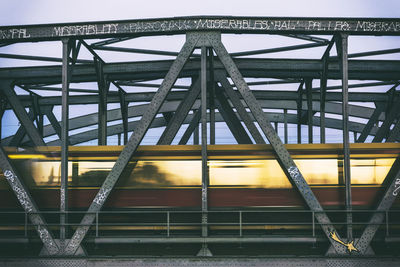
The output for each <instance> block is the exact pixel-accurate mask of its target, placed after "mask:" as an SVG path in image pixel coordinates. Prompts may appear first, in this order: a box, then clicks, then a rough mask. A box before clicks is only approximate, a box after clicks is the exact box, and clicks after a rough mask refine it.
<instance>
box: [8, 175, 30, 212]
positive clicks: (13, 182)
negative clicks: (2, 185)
mask: <svg viewBox="0 0 400 267" xmlns="http://www.w3.org/2000/svg"><path fill="white" fill-rule="evenodd" d="M4 176H5V177H6V179H7V181H8V183H9V184H10V186H11V188H12V189H13V190H14V193H15V195H16V196H17V198H18V201H19V202H20V203H21V205H22V207H23V208H24V209H25V210H26V211H27V212H32V211H33V206H32V203H31V201H30V199H29V197H28V194H27V193H26V191H25V190H24V189H23V188H22V185H21V184H20V182H19V181H18V177H17V176H16V175H15V174H14V173H13V172H12V171H10V170H5V171H4Z"/></svg>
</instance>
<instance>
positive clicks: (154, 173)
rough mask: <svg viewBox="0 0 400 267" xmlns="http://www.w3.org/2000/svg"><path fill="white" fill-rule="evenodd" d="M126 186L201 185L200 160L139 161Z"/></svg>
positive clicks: (125, 183) (124, 183)
mask: <svg viewBox="0 0 400 267" xmlns="http://www.w3.org/2000/svg"><path fill="white" fill-rule="evenodd" d="M123 185H124V186H134V187H142V188H143V187H159V186H161V187H168V186H200V185H201V161H200V160H165V161H163V160H159V161H138V162H137V164H136V166H135V167H134V169H133V171H132V173H131V174H130V176H129V180H127V181H125V182H123Z"/></svg>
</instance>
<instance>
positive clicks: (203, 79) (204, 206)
mask: <svg viewBox="0 0 400 267" xmlns="http://www.w3.org/2000/svg"><path fill="white" fill-rule="evenodd" d="M206 53H207V50H206V47H205V46H202V47H201V73H200V83H201V85H200V86H201V211H202V218H201V222H202V230H201V235H202V236H203V237H205V236H207V235H208V227H207V219H208V218H207V217H208V215H207V210H208V203H207V187H208V165H207V54H206Z"/></svg>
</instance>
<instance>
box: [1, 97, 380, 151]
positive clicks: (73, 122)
mask: <svg viewBox="0 0 400 267" xmlns="http://www.w3.org/2000/svg"><path fill="white" fill-rule="evenodd" d="M170 94H171V93H170ZM259 102H260V104H261V106H262V107H263V108H286V109H295V108H296V103H295V101H284V100H280V101H270V100H261V101H259ZM304 103H305V102H304ZM304 103H303V104H304ZM178 105H179V102H178V101H168V102H167V103H165V104H164V105H163V106H162V107H161V109H160V112H161V113H162V112H173V111H175V110H176V109H177V107H178ZM304 105H305V104H304ZM199 106H200V102H199V100H197V101H196V102H195V104H194V108H195V109H196V108H198V107H199ZM244 106H245V107H246V106H247V105H246V104H245V103H244ZM146 107H147V105H146V104H144V105H138V106H133V107H129V108H128V117H129V118H132V117H139V116H142V115H143V112H144V111H145V109H146ZM319 108H320V107H319V103H318V102H314V103H313V110H314V111H319ZM349 110H350V116H354V117H360V118H369V117H370V116H371V114H373V112H374V110H373V109H372V108H367V107H360V106H353V105H350V106H349ZM326 112H328V113H334V114H341V104H338V103H326ZM107 113H108V114H107V120H108V121H115V120H120V119H121V113H120V110H119V109H113V110H109V111H108V112H107ZM250 115H251V114H250ZM281 117H282V118H283V114H276V116H274V117H273V118H272V117H271V118H270V119H271V120H272V121H278V122H283V120H281ZM289 117H291V115H290V114H289ZM278 118H279V119H278ZM316 118H317V117H315V119H316ZM380 119H381V120H383V119H384V116H383V115H381V116H380ZM97 121H98V116H97V114H88V115H84V116H80V117H76V118H72V119H70V121H69V129H70V130H75V129H78V128H82V127H87V126H91V125H96V124H97ZM330 121H331V123H330V124H329V125H327V127H328V128H335V129H341V127H340V125H337V124H336V123H333V122H334V121H336V120H334V119H330ZM288 123H296V120H293V121H292V120H290V121H288ZM313 124H314V125H319V123H318V124H315V122H314V123H313ZM350 125H351V130H352V131H356V132H361V131H362V130H363V127H364V125H363V124H361V123H353V122H351V123H350ZM161 126H163V125H160V126H151V127H161ZM108 131H109V130H108ZM130 131H132V129H131V130H130ZM376 131H377V128H376V127H375V128H373V130H372V131H371V135H374V134H375V133H376ZM89 132H90V133H91V131H88V133H89ZM111 132H113V131H111ZM117 133H119V132H115V134H117ZM54 134H56V132H55V130H54V128H53V127H52V126H51V125H46V126H44V128H43V136H44V137H48V136H51V135H54ZM107 135H108V136H109V135H112V134H109V133H108V134H107ZM90 136H92V134H90ZM92 137H93V138H92V139H96V138H97V135H93V136H92ZM11 139H12V137H7V138H4V139H3V140H2V142H3V144H4V145H9V142H10V140H11ZM92 139H86V140H87V141H89V140H92ZM28 141H29V139H28V138H27V137H25V138H24V139H23V142H22V143H26V142H28ZM55 142H56V143H54V142H50V143H49V144H58V143H57V141H55ZM78 143H79V142H78ZM75 144H76V142H75Z"/></svg>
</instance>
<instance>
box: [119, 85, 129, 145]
mask: <svg viewBox="0 0 400 267" xmlns="http://www.w3.org/2000/svg"><path fill="white" fill-rule="evenodd" d="M118 89H119V90H118V97H119V104H120V107H121V118H122V127H123V130H124V145H126V143H127V142H128V102H126V100H125V95H126V93H125V92H124V90H122V88H118Z"/></svg>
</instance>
